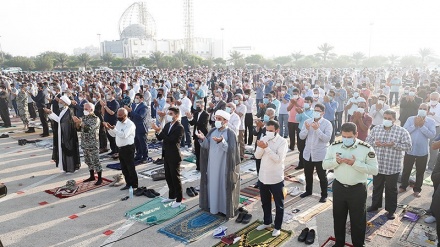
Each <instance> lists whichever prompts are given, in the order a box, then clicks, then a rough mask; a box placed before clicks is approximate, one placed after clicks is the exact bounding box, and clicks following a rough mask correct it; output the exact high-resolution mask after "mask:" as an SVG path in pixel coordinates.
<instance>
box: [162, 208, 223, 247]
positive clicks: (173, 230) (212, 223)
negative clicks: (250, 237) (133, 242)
mask: <svg viewBox="0 0 440 247" xmlns="http://www.w3.org/2000/svg"><path fill="white" fill-rule="evenodd" d="M226 221H227V219H226V218H225V217H223V216H220V215H213V214H210V213H208V212H205V211H203V210H201V209H198V210H196V211H194V212H192V213H190V214H188V215H185V216H183V217H181V218H179V219H177V220H176V221H174V222H172V223H170V224H169V225H167V226H165V227H163V228H160V229H159V230H158V231H159V232H160V233H162V234H165V235H167V236H168V237H171V238H174V239H175V240H178V241H181V242H183V243H185V244H188V243H191V242H194V241H196V240H197V239H199V238H200V237H202V236H203V235H205V234H210V233H212V232H211V231H212V230H214V229H215V228H217V227H218V226H220V225H221V224H223V223H225V222H226Z"/></svg>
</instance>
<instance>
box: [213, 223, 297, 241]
mask: <svg viewBox="0 0 440 247" xmlns="http://www.w3.org/2000/svg"><path fill="white" fill-rule="evenodd" d="M261 224H263V222H261V221H255V222H254V223H252V224H250V225H248V226H246V227H245V228H243V229H241V230H239V231H238V232H236V233H235V234H236V235H237V237H241V239H240V240H239V241H238V242H237V243H235V244H232V245H226V244H225V243H223V242H220V243H218V244H216V245H214V247H224V246H232V247H239V246H240V247H248V246H249V247H251V246H260V247H266V246H267V247H269V246H270V247H277V246H281V245H282V244H283V243H284V242H285V241H287V240H288V239H289V238H290V236H291V235H292V232H291V231H286V230H283V229H281V234H280V235H279V236H278V237H272V231H273V228H268V229H264V230H261V231H258V230H257V229H256V228H257V226H259V225H261Z"/></svg>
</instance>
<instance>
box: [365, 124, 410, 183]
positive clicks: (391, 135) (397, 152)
mask: <svg viewBox="0 0 440 247" xmlns="http://www.w3.org/2000/svg"><path fill="white" fill-rule="evenodd" d="M377 141H379V142H386V143H389V142H394V146H392V147H378V146H376V142H377ZM365 142H367V143H368V144H370V145H371V146H373V148H374V150H375V151H376V156H377V161H378V163H379V174H384V175H391V174H396V173H399V172H400V171H401V170H402V158H403V155H404V151H405V152H408V151H410V150H411V146H412V144H411V143H412V142H411V136H410V135H409V133H408V131H407V130H406V129H404V128H402V127H400V126H397V125H393V126H392V127H391V129H390V130H386V129H385V128H384V126H383V125H382V124H381V125H377V126H375V127H374V128H373V129H372V130H371V132H370V135H368V137H367V139H366V140H365Z"/></svg>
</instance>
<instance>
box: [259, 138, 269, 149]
mask: <svg viewBox="0 0 440 247" xmlns="http://www.w3.org/2000/svg"><path fill="white" fill-rule="evenodd" d="M257 146H258V147H260V148H262V149H265V148H267V146H268V145H267V143H266V142H264V141H260V140H258V141H257Z"/></svg>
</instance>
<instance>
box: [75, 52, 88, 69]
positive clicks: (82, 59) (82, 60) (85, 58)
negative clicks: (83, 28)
mask: <svg viewBox="0 0 440 247" xmlns="http://www.w3.org/2000/svg"><path fill="white" fill-rule="evenodd" d="M90 60H91V57H90V55H89V54H87V53H83V54H80V55H79V56H78V62H79V63H80V64H81V65H83V66H84V68H85V69H87V66H88V65H89V63H90Z"/></svg>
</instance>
